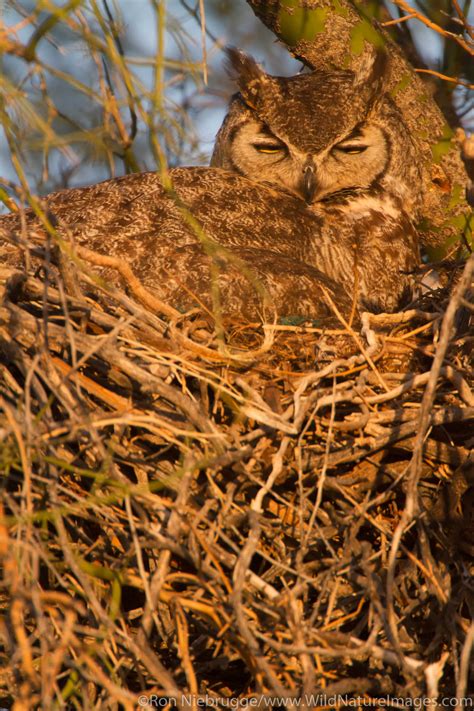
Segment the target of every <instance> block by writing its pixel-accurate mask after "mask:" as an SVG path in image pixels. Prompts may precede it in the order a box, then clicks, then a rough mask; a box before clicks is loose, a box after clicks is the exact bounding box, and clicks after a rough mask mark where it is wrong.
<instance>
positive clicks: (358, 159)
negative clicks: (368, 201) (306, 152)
mask: <svg viewBox="0 0 474 711" xmlns="http://www.w3.org/2000/svg"><path fill="white" fill-rule="evenodd" d="M388 149H389V146H388V140H387V138H386V135H385V133H384V131H383V130H382V129H381V128H380V127H379V126H377V125H376V124H370V123H367V124H364V125H361V126H357V127H356V128H355V129H354V130H353V131H352V132H351V133H350V134H348V135H346V136H345V137H344V138H342V139H341V140H339V141H337V142H336V143H334V144H333V145H332V146H330V147H328V148H327V149H326V150H325V151H321V153H320V154H319V155H318V156H315V158H314V162H315V164H316V176H317V182H318V187H317V190H316V191H315V196H314V199H315V200H316V201H318V200H327V199H331V200H337V197H338V194H340V196H341V197H343V196H344V195H345V196H347V195H350V194H351V193H354V194H361V193H364V191H366V190H368V189H369V188H371V187H373V186H374V184H375V183H376V182H377V181H379V180H381V179H382V178H383V176H384V174H385V173H386V171H387V169H388V166H389V150H388Z"/></svg>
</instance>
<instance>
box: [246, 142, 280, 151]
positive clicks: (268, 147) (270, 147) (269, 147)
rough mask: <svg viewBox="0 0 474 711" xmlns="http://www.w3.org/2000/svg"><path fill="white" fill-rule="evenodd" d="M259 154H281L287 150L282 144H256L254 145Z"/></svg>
mask: <svg viewBox="0 0 474 711" xmlns="http://www.w3.org/2000/svg"><path fill="white" fill-rule="evenodd" d="M252 145H253V147H254V148H255V150H256V151H258V152H259V153H279V152H280V151H284V150H285V146H283V145H282V144H281V143H254V144H252Z"/></svg>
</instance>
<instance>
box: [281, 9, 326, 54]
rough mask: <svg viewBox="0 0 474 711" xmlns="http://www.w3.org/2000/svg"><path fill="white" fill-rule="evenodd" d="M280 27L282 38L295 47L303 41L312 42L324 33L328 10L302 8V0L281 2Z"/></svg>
mask: <svg viewBox="0 0 474 711" xmlns="http://www.w3.org/2000/svg"><path fill="white" fill-rule="evenodd" d="M280 5H281V7H280V12H279V14H278V26H279V28H280V35H281V38H282V39H283V40H284V41H285V42H286V44H288V45H290V47H292V46H295V45H296V44H298V42H301V40H307V41H311V40H313V39H314V38H315V37H316V35H318V34H320V33H321V32H323V31H324V27H325V24H326V19H327V16H328V12H329V11H328V9H327V8H324V7H317V8H315V9H313V10H310V9H307V8H302V7H300V0H281V3H280Z"/></svg>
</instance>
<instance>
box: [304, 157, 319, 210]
mask: <svg viewBox="0 0 474 711" xmlns="http://www.w3.org/2000/svg"><path fill="white" fill-rule="evenodd" d="M317 186H318V185H317V182H316V176H315V174H314V165H313V164H312V163H311V164H308V165H306V166H305V168H304V169H303V183H302V188H303V189H302V193H303V196H304V199H305V200H306V202H313V198H314V194H315V192H316V188H317Z"/></svg>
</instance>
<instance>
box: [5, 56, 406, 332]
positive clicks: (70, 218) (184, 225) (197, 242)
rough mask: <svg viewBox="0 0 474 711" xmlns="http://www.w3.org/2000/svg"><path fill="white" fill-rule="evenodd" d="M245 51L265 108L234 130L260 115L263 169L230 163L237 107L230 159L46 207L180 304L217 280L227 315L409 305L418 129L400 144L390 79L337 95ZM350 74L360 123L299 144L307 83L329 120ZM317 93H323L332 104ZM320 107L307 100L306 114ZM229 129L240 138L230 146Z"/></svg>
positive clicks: (88, 191)
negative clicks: (404, 183) (274, 171)
mask: <svg viewBox="0 0 474 711" xmlns="http://www.w3.org/2000/svg"><path fill="white" fill-rule="evenodd" d="M237 57H238V60H237V59H236V58H235V57H234V64H237V65H238V64H239V62H240V63H241V64H242V67H241V76H240V79H239V84H240V89H241V91H242V92H243V94H244V95H245V96H244V99H245V101H249V97H250V100H251V102H252V108H249V107H248V106H245V107H244V108H245V110H244V111H243V112H241V113H240V115H239V120H238V121H237V123H236V124H235V132H234V138H235V137H236V135H237V133H239V134H240V133H241V130H242V127H243V126H245V125H246V122H247V119H246V115H245V111H250V112H251V113H252V116H251V121H250V123H248V126H250V127H251V131H250V136H251V135H253V134H252V131H253V130H254V124H257V131H258V135H260V138H259V139H257V138H256V137H255V136H254V137H253V138H251V137H250V136H249V137H248V146H247V148H245V144H244V143H242V140H243V139H242V135H241V136H240V138H241V139H242V140H241V146H240V148H242V147H243V149H244V158H243V161H244V163H245V160H247V157H246V156H247V155H248V156H250V157H251V158H252V159H253V158H255V159H256V168H255V174H251V170H252V160H250V159H249V160H247V163H246V165H247V166H249V170H248V171H247V172H246V173H245V171H243V170H233V171H232V172H231V171H230V170H228V168H231V169H233V168H234V167H235V166H233V165H232V164H229V165H227V164H226V160H225V157H226V155H227V153H226V151H227V152H229V151H230V152H231V151H232V145H231V141H232V132H229V121H230V122H231V123H232V121H233V119H232V110H231V114H230V116H229V118H228V119H227V121H226V124H225V126H224V128H223V130H222V131H221V133H220V136H219V139H218V145H217V147H216V151H217V153H216V154H215V155H218V156H219V155H220V157H221V160H218V159H216V158H215V160H214V162H215V163H219V162H220V163H222V166H223V167H211V168H177V169H174V170H172V171H170V173H169V177H170V179H171V183H172V189H171V190H170V189H165V188H164V187H163V184H162V181H161V179H160V177H159V176H158V175H157V174H155V173H142V174H134V175H130V176H126V177H123V178H118V179H113V180H109V181H105V182H103V183H99V184H97V185H93V186H90V187H86V188H78V189H71V190H64V191H60V192H58V193H53V194H51V195H49V196H47V197H46V198H45V199H44V203H45V209H46V210H48V211H49V213H50V215H51V216H52V217H53V219H54V222H55V223H56V224H57V227H58V229H59V230H60V231H61V230H65V229H67V230H68V232H69V233H70V235H71V236H72V237H73V240H74V241H75V242H77V243H78V244H82V245H85V246H87V247H89V248H90V249H93V250H96V251H98V252H101V253H103V254H112V255H116V256H120V257H123V258H124V260H126V261H127V262H128V263H129V264H130V266H131V267H132V269H133V270H134V272H135V274H136V275H137V276H138V277H139V278H140V280H141V281H142V282H143V284H144V285H145V286H147V287H148V288H149V289H150V290H152V291H154V292H155V293H156V294H157V295H158V296H159V297H160V298H162V299H166V300H168V301H170V303H172V304H173V305H174V306H176V307H180V308H189V307H190V306H193V305H195V304H196V303H200V302H201V303H202V302H204V303H205V304H206V305H207V306H212V303H213V300H212V298H211V293H212V291H213V290H212V284H213V279H214V283H217V285H218V286H219V290H220V300H221V302H222V308H223V311H224V312H225V313H228V314H244V315H246V316H249V317H255V316H261V315H262V313H263V311H262V309H263V306H264V305H268V304H270V306H271V307H273V308H275V309H276V311H277V313H278V314H279V315H280V316H290V315H300V316H307V317H310V318H315V317H319V316H325V315H326V314H327V313H330V311H331V308H330V306H328V303H329V300H332V301H334V302H335V303H336V305H337V306H338V308H340V310H341V311H342V313H343V314H344V315H346V316H347V315H348V314H349V313H350V311H351V308H352V304H353V301H354V302H355V303H356V304H357V305H358V307H359V309H369V310H377V311H380V310H386V311H393V310H394V309H397V308H399V307H400V306H401V305H402V304H403V303H406V302H407V301H408V300H410V298H411V295H412V287H413V277H412V272H413V271H414V270H415V269H416V267H417V265H418V245H417V237H416V233H415V230H414V227H413V221H412V211H413V202H410V201H408V200H405V199H404V189H402V190H400V185H399V184H398V182H397V181H396V180H394V179H393V175H394V174H397V171H399V167H398V164H399V160H400V151H401V150H402V148H403V145H404V141H405V140H406V137H405V136H404V134H403V131H402V128H403V127H402V128H401V129H400V130H401V132H402V138H400V139H399V141H400V143H401V144H402V148H401V147H400V146H399V147H398V148H394V147H393V142H394V141H395V140H396V138H397V137H396V136H395V135H393V133H391V134H390V135H388V131H387V126H389V125H390V126H392V125H393V122H394V121H396V114H394V113H393V107H392V106H391V105H390V102H387V101H386V99H385V97H384V95H383V94H382V95H381V96H379V95H378V93H377V92H378V91H379V89H378V88H377V87H379V85H380V80H379V79H377V78H374V77H373V82H374V86H372V85H370V86H369V87H368V88H364V87H363V86H362V84H361V77H358V78H357V77H354V76H353V75H351V74H350V73H349V72H347V73H340V72H339V73H337V75H334V86H333V87H332V88H333V93H332V94H330V96H331V97H332V98H331V101H330V102H329V100H328V99H327V94H328V91H329V89H328V87H329V86H330V85H331V77H330V75H327V76H326V78H325V82H326V83H321V76H319V75H314V76H313V75H305V77H304V78H303V77H296V78H294V77H293V78H289V79H287V80H285V79H281V78H280V79H278V80H276V79H275V80H274V78H273V77H268V76H267V75H264V74H263V73H262V70H261V69H260V68H258V67H257V65H256V64H255V63H253V61H252V60H249V59H248V58H245V57H244V56H243V55H240V54H238V55H237ZM374 71H375V70H374ZM341 77H342V79H341ZM300 80H302V81H300ZM341 81H343V83H344V87H345V88H344V92H345V93H344V97H345V101H346V103H347V102H350V98H351V92H352V95H353V97H354V101H357V103H358V106H359V108H360V110H359V111H358V119H357V117H355V118H354V120H353V121H352V122H351V121H347V117H346V118H345V119H344V120H343V121H342V119H341V121H342V123H341V122H339V124H338V125H337V126H331V127H327V126H326V127H323V126H322V125H321V128H320V130H318V127H317V126H313V127H312V131H311V132H309V131H307V132H306V138H305V139H304V140H303V138H302V137H301V131H300V129H301V126H299V128H298V129H297V128H295V131H294V136H295V138H294V140H295V144H294V145H293V144H290V143H289V137H290V134H291V122H288V120H287V119H288V116H292V115H294V116H295V120H296V116H297V111H298V102H299V104H302V103H304V101H305V98H304V97H305V92H304V91H303V90H301V87H300V86H299V85H300V84H301V85H302V86H303V84H304V85H305V86H306V85H307V84H308V82H309V83H310V84H311V82H313V84H311V92H309V94H308V97H309V99H312V100H313V104H314V114H315V117H316V118H317V119H318V121H319V120H321V121H322V120H323V118H324V113H325V112H326V113H327V114H328V118H330V116H329V114H331V112H330V111H329V104H333V103H334V101H335V100H336V97H337V95H338V93H340V91H342V90H340V82H341ZM285 82H286V83H285ZM246 86H247V88H248V96H247V94H246ZM262 87H263V88H262ZM272 87H273V89H272ZM295 87H297V91H296V93H295ZM338 87H339V89H338ZM318 91H321V92H323V94H324V95H323V96H321V97H320V100H319V102H318V101H317V97H318ZM272 97H273V99H272ZM239 101H242V99H239ZM272 102H273V105H272ZM295 102H296V104H295ZM290 104H291V105H290ZM279 106H280V108H278V107H279ZM376 106H377V109H375V107H376ZM322 107H323V108H324V107H326V109H325V110H324V111H323V109H322ZM309 108H310V107H309ZM309 108H308V106H306V105H305V108H304V111H305V112H306V113H305V115H309V114H308V111H309ZM279 111H280V113H281V114H282V115H283V112H286V113H285V115H286V119H285V120H283V118H281V120H280V121H277V118H276V117H278V112H279ZM259 112H260V113H259ZM292 112H293V114H292ZM295 112H296V113H295ZM374 112H375V113H374ZM302 113H304V112H303V111H302ZM333 113H334V112H333ZM331 116H332V114H331ZM273 117H275V119H273ZM380 117H382V118H383V120H382V119H381V118H380ZM252 122H253V123H252ZM354 122H355V123H354ZM384 122H385V123H384ZM342 125H343V126H344V128H343V129H342V128H341V126H342ZM248 126H247V127H248ZM282 126H285V129H284V130H283V129H282V128H281V127H282ZM341 130H343V133H344V135H343V137H342V138H341V135H340V134H341ZM244 134H245V131H244ZM336 134H337V136H336V138H334V136H335V135H336ZM225 135H227V139H228V142H229V143H228V145H225V146H224V145H223V140H224V139H223V137H224V136H225ZM244 137H245V136H244ZM328 137H329V138H328ZM256 140H259V141H260V143H257V144H255V141H256ZM334 140H335V141H336V143H335V144H334ZM269 141H270V143H269ZM287 141H288V142H287ZM272 142H273V145H272ZM269 146H270V147H271V150H272V151H273V159H274V165H278V161H280V162H283V161H284V160H286V161H287V162H288V163H291V166H290V167H289V168H288V172H287V173H282V174H281V175H280V176H279V179H278V180H277V179H275V180H274V181H272V180H271V179H265V178H264V179H263V182H259V179H262V176H263V174H264V173H265V175H266V174H267V173H268V172H269V171H270V172H271V162H269V161H268V154H267V153H266V151H267V150H268V147H269ZM245 151H247V153H245ZM252 151H254V153H255V155H254V154H253V153H252ZM259 156H264V160H265V161H266V162H265V170H264V168H263V161H261V163H262V169H261V170H259V163H258V158H259ZM394 156H395V162H394ZM224 168H227V169H224ZM265 171H266V172H265ZM242 172H244V173H245V174H244V175H241V174H239V173H242ZM282 175H283V176H285V175H287V176H289V178H288V181H289V182H288V184H282V182H281V180H280V178H281V177H282ZM291 181H293V183H291ZM265 183H267V184H265ZM391 186H392V187H393V189H391ZM300 187H301V189H299V188H300ZM303 196H305V197H306V200H304V199H303ZM191 216H192V217H191ZM27 224H28V232H29V234H30V236H31V235H32V234H33V233H34V232H35V230H36V233H37V234H38V232H39V235H40V239H41V233H43V236H44V231H42V230H41V228H40V227H39V223H38V220H37V219H36V218H35V217H34V216H33V215H32V213H27ZM20 231H21V221H20V219H19V217H18V216H17V215H9V216H6V217H2V218H0V237H1V236H2V235H3V236H7V235H8V234H11V233H15V232H20ZM108 276H109V277H111V278H113V279H116V278H117V276H116V274H112V273H111V272H110V273H109V274H108ZM193 294H194V295H195V296H196V298H194V297H193ZM266 314H267V316H271V311H267V312H266Z"/></svg>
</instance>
